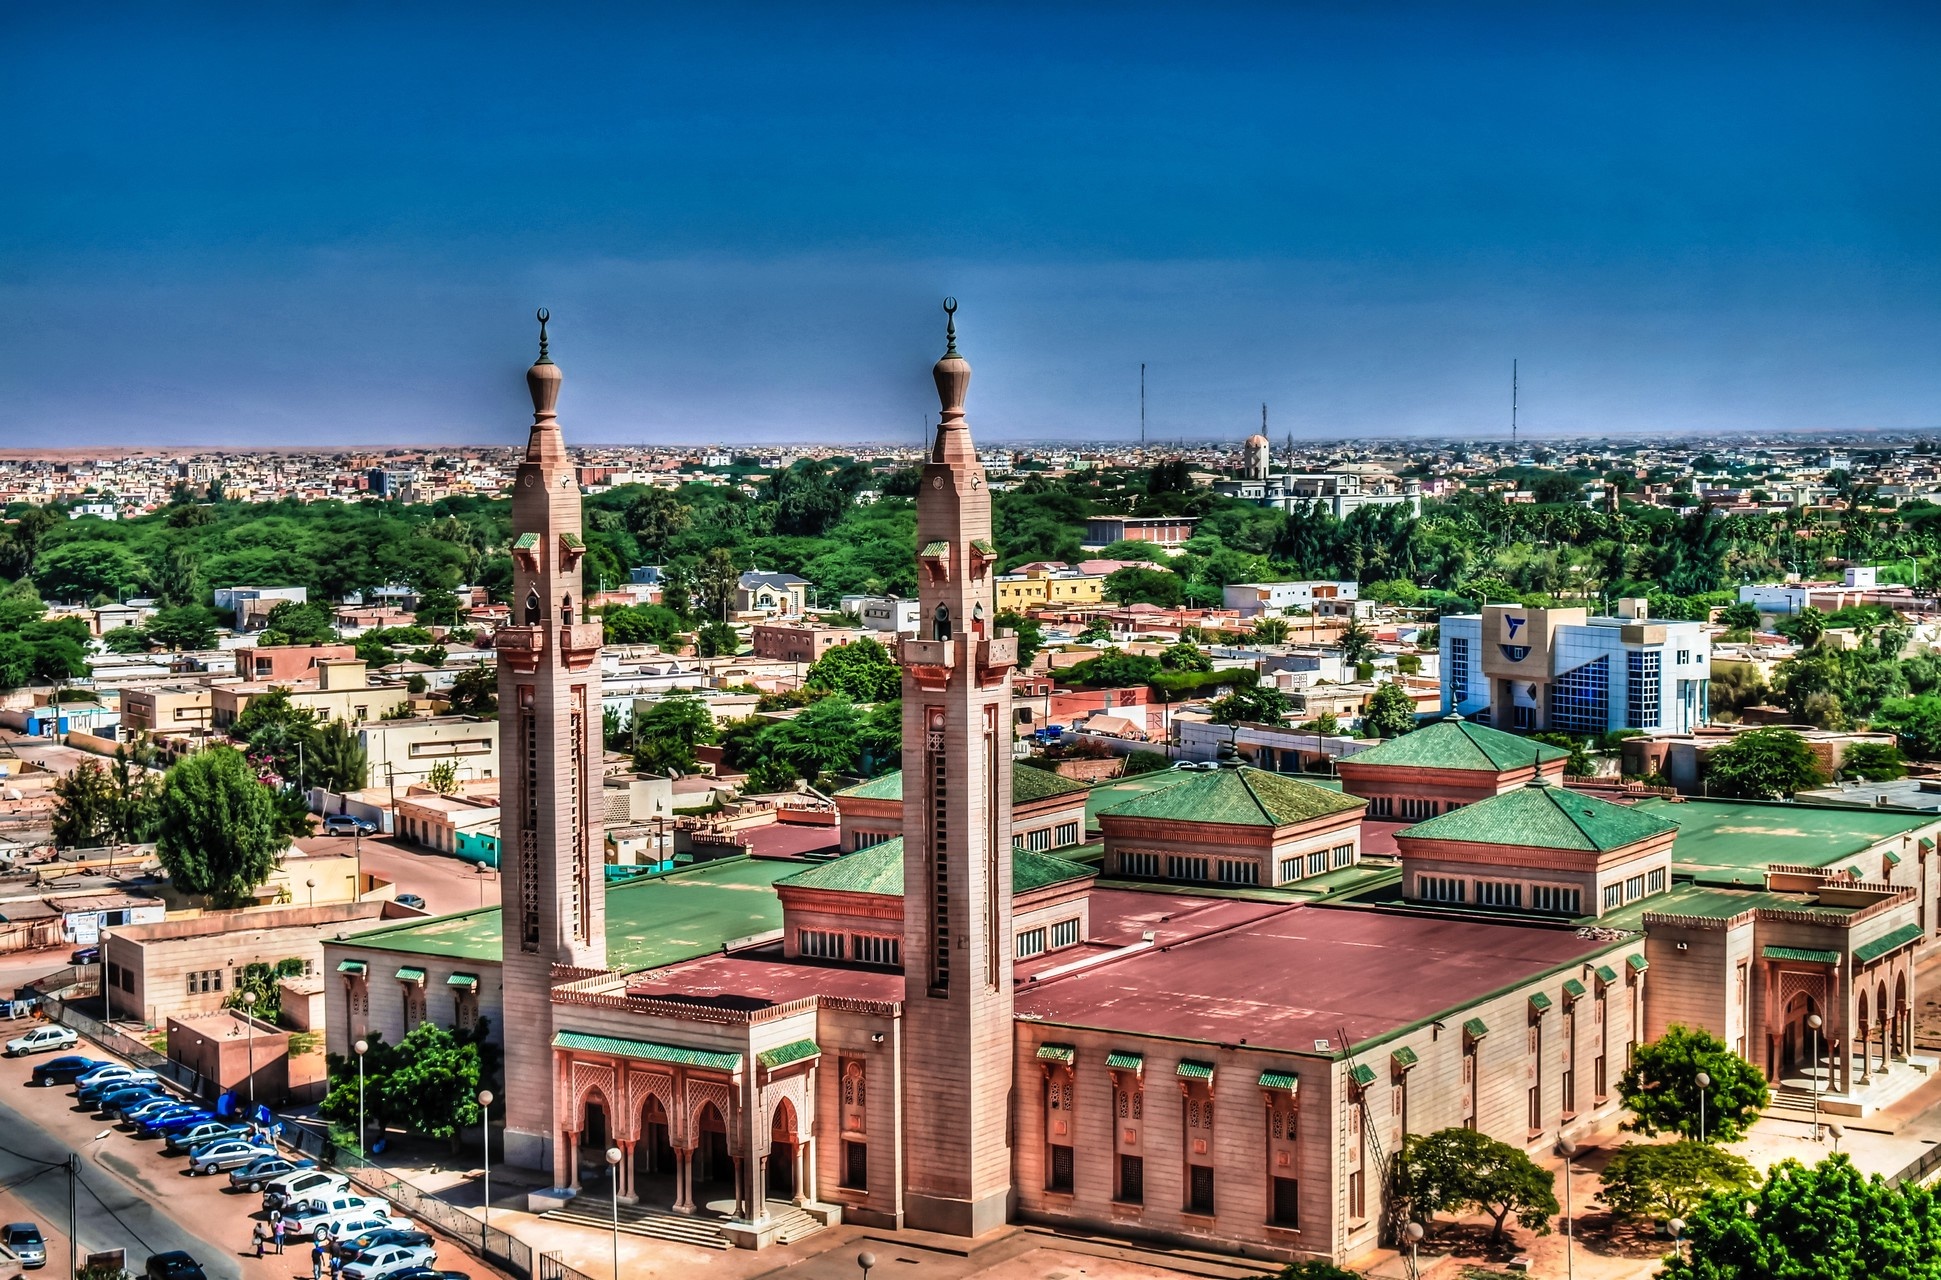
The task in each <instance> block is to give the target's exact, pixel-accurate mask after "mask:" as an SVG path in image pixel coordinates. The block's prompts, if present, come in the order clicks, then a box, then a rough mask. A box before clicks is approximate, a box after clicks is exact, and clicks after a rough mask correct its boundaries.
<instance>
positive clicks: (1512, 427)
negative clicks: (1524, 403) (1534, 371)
mask: <svg viewBox="0 0 1941 1280" xmlns="http://www.w3.org/2000/svg"><path fill="white" fill-rule="evenodd" d="M1510 452H1511V453H1515V452H1516V361H1515V360H1511V361H1510ZM1510 461H1512V462H1514V461H1516V459H1515V458H1511V459H1510Z"/></svg>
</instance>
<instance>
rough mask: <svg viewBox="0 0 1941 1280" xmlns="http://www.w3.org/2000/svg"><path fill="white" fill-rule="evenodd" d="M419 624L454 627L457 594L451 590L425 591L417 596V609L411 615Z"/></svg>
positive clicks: (456, 614) (456, 619)
mask: <svg viewBox="0 0 1941 1280" xmlns="http://www.w3.org/2000/svg"><path fill="white" fill-rule="evenodd" d="M413 616H414V617H415V619H416V620H417V622H418V624H419V625H420V626H425V627H455V626H457V625H458V594H457V593H456V592H453V591H445V590H437V591H427V592H425V593H424V594H423V595H421V596H419V597H418V610H417V613H416V614H414V615H413Z"/></svg>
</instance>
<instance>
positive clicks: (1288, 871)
mask: <svg viewBox="0 0 1941 1280" xmlns="http://www.w3.org/2000/svg"><path fill="white" fill-rule="evenodd" d="M1300 878H1301V855H1300V854H1298V853H1297V854H1295V855H1294V856H1293V857H1291V858H1282V859H1281V883H1282V884H1285V883H1287V882H1288V881H1289V880H1299V879H1300Z"/></svg>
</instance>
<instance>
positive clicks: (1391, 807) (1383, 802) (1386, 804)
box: [1368, 796, 1395, 818]
mask: <svg viewBox="0 0 1941 1280" xmlns="http://www.w3.org/2000/svg"><path fill="white" fill-rule="evenodd" d="M1368 816H1369V817H1371V818H1392V817H1394V816H1395V797H1394V796H1370V797H1369V799H1368Z"/></svg>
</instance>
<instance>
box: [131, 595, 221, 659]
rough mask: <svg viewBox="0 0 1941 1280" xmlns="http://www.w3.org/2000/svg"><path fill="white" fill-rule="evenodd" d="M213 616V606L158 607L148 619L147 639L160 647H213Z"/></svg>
mask: <svg viewBox="0 0 1941 1280" xmlns="http://www.w3.org/2000/svg"><path fill="white" fill-rule="evenodd" d="M216 626H217V618H216V611H215V610H214V609H208V608H204V607H203V606H202V605H199V604H184V605H177V606H175V607H174V608H172V609H158V610H156V611H155V616H154V617H152V618H150V619H149V620H148V628H147V630H148V638H149V639H150V640H152V641H154V642H155V643H156V644H159V645H161V646H162V647H163V648H164V649H176V650H181V649H213V648H215V647H216Z"/></svg>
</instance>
